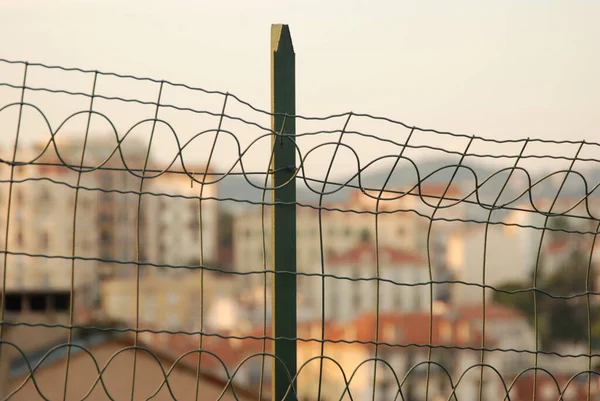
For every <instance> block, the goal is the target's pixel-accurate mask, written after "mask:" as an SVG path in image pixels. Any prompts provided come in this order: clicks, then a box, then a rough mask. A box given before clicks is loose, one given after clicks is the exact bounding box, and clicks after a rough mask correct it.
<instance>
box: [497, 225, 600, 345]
mask: <svg viewBox="0 0 600 401" xmlns="http://www.w3.org/2000/svg"><path fill="white" fill-rule="evenodd" d="M552 227H554V228H561V229H569V225H568V222H567V221H566V220H564V219H560V218H556V219H554V220H553V221H552ZM552 233H553V235H554V238H555V239H560V240H565V241H566V240H567V237H566V234H567V233H564V232H560V231H553V232H552ZM569 235H571V238H570V239H572V238H573V237H572V235H573V234H569ZM569 242H570V243H571V244H573V245H572V246H573V248H572V251H571V254H570V255H569V257H568V258H566V259H565V262H564V263H563V265H562V266H560V267H559V268H558V269H557V270H556V271H555V272H554V273H553V274H552V275H550V276H549V277H541V278H540V279H539V280H538V281H537V285H536V289H537V290H538V291H535V292H534V293H533V295H532V292H531V291H523V292H518V293H514V294H509V293H505V292H495V293H494V300H495V301H496V302H498V303H501V304H504V305H508V306H511V307H514V308H516V309H519V310H521V311H523V312H524V313H525V314H526V315H527V316H528V318H529V320H530V321H531V322H533V321H534V319H535V318H536V314H534V299H535V301H536V303H537V308H536V312H537V321H538V329H539V333H540V337H541V341H542V345H543V347H544V348H553V347H555V346H556V345H557V344H558V343H561V342H569V343H581V342H587V341H588V333H589V331H588V330H589V327H588V305H587V297H585V296H581V294H585V293H586V292H588V291H594V290H595V280H594V276H595V275H594V274H592V271H589V272H588V270H589V269H591V268H592V267H591V266H590V264H589V253H588V251H587V250H586V249H585V248H584V246H585V243H586V242H585V241H576V240H572V241H569ZM590 251H591V250H590ZM540 260H541V264H543V259H540ZM541 271H544V269H542V270H541ZM588 277H589V283H588ZM527 288H531V284H529V283H518V282H512V283H506V284H504V285H502V286H500V287H499V289H502V290H505V291H516V290H524V289H527ZM534 297H535V298H534ZM590 312H591V313H592V315H593V316H594V317H595V316H597V313H598V312H600V311H599V310H598V308H597V307H593V310H591V311H590ZM593 321H595V319H592V322H593ZM592 332H593V335H594V336H598V338H600V325H596V326H593V327H592Z"/></svg>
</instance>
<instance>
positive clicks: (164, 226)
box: [141, 166, 218, 274]
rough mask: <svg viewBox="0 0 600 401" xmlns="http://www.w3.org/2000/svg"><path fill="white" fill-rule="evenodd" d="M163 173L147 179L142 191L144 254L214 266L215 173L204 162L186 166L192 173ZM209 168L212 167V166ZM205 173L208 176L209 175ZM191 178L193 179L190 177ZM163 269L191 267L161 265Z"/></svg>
mask: <svg viewBox="0 0 600 401" xmlns="http://www.w3.org/2000/svg"><path fill="white" fill-rule="evenodd" d="M177 170H178V171H181V172H180V173H175V172H171V170H170V171H169V172H168V173H163V174H161V175H159V176H157V177H155V178H150V179H148V180H147V181H146V184H145V186H144V192H149V193H148V194H144V195H143V196H142V214H143V221H142V226H141V231H142V241H143V246H142V249H141V259H142V260H144V261H148V262H150V263H153V264H164V265H173V266H190V265H193V266H197V265H199V264H200V261H202V262H203V263H202V264H204V265H205V266H210V267H214V266H215V265H214V263H215V262H216V261H217V260H218V255H217V252H218V243H217V240H218V201H217V200H215V198H216V197H217V184H206V185H202V184H201V183H202V182H204V180H206V181H205V182H212V181H214V180H215V176H211V175H209V174H206V175H205V173H206V167H194V168H191V167H189V166H186V170H187V171H188V172H189V175H188V174H187V173H185V172H183V170H182V169H181V168H179V169H177ZM208 173H211V171H208ZM205 177H206V178H205ZM192 178H193V181H192ZM146 270H158V271H160V272H162V273H169V274H171V273H177V272H179V273H182V272H187V271H188V270H187V269H177V268H168V267H164V268H158V269H148V268H146V267H144V271H146Z"/></svg>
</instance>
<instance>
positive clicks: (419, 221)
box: [233, 185, 463, 307]
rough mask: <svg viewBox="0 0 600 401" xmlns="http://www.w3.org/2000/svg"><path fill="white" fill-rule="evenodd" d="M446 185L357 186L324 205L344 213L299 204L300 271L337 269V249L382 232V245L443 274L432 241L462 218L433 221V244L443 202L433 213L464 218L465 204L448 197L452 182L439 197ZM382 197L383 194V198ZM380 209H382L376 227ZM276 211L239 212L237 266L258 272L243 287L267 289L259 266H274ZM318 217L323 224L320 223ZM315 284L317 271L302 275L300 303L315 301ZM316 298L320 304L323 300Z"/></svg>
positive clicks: (451, 195) (435, 275) (454, 192)
mask: <svg viewBox="0 0 600 401" xmlns="http://www.w3.org/2000/svg"><path fill="white" fill-rule="evenodd" d="M409 189H410V188H409ZM444 190H445V187H438V186H431V185H430V186H423V187H422V188H421V189H420V192H419V191H418V190H414V191H413V192H412V193H408V194H405V195H403V196H402V194H403V193H406V191H407V190H404V192H402V190H400V189H397V190H395V191H393V192H391V191H390V192H384V193H383V194H380V193H379V191H371V192H367V193H362V192H360V191H356V192H355V193H354V194H353V196H352V198H351V199H350V200H349V201H348V202H346V203H344V204H328V205H324V208H327V209H339V210H342V211H345V212H342V211H335V210H322V211H321V213H319V210H316V209H314V208H311V207H300V206H299V207H297V208H296V224H297V227H296V238H297V239H296V244H297V271H299V272H302V273H309V274H321V273H323V272H324V273H325V274H335V273H334V272H335V271H336V267H334V266H330V264H329V261H330V260H332V259H331V258H332V257H333V256H334V255H335V254H340V253H344V252H348V251H350V250H351V249H352V248H354V247H355V246H356V245H357V244H359V243H361V242H365V241H366V242H371V243H374V241H375V235H376V232H377V233H378V240H379V247H380V248H383V247H385V248H390V249H394V250H396V251H399V252H408V253H413V254H416V255H418V256H419V257H421V258H424V259H425V261H426V262H425V263H428V262H430V265H431V267H432V274H433V278H434V280H435V279H439V275H438V271H439V270H440V269H441V268H442V263H443V260H442V259H443V257H441V256H440V254H439V253H438V252H431V254H430V255H431V261H429V260H428V259H427V256H428V254H427V248H428V246H429V247H430V248H432V247H437V244H438V243H439V242H440V240H441V239H443V238H445V236H446V235H447V234H448V233H449V232H452V231H453V230H456V229H458V228H459V227H460V224H461V223H456V224H452V223H445V222H441V221H435V222H434V223H433V224H432V232H431V238H429V240H430V242H429V244H428V229H429V227H430V224H431V220H430V218H431V217H432V216H433V215H434V211H435V207H436V206H437V205H438V203H439V204H440V205H441V206H444V207H445V208H443V209H438V212H436V213H435V216H433V217H435V218H450V217H452V216H453V218H460V217H461V216H462V213H463V206H462V204H456V203H457V202H456V201H448V200H445V199H446V198H458V197H459V190H458V189H457V188H455V187H451V188H450V190H449V191H447V192H446V195H445V198H444V200H443V201H442V202H440V197H441V195H442V194H443V193H444ZM419 194H421V195H422V196H419ZM400 196H402V197H400ZM377 198H380V199H381V200H380V201H379V203H378V202H377ZM396 198H397V199H396ZM350 211H354V212H350ZM375 212H378V213H379V217H378V219H377V220H378V221H377V226H376V224H375V220H376V214H375ZM417 212H418V213H417ZM271 213H272V210H271V207H269V206H266V207H265V208H264V214H263V213H261V209H260V208H256V209H254V210H252V211H248V212H245V213H243V214H240V215H237V216H236V217H235V220H234V228H233V243H234V266H235V270H236V271H239V272H258V273H256V274H252V275H247V276H242V277H241V278H240V282H241V283H242V284H241V285H242V287H243V288H244V289H248V288H249V287H250V288H258V289H260V288H263V287H264V285H265V284H264V281H265V275H264V274H261V273H260V271H262V270H264V269H265V268H266V269H267V270H271V269H272V267H271V241H272V233H271V218H272V217H271ZM261 217H264V219H261ZM319 217H320V218H321V220H319ZM319 221H321V223H322V224H321V227H320V226H319ZM263 230H264V236H263ZM321 239H322V243H321ZM263 247H264V248H263ZM322 260H323V263H322ZM428 281H429V280H428ZM315 283H317V284H318V283H320V278H319V277H318V276H313V277H299V278H298V294H299V297H300V302H302V303H305V302H309V303H310V302H311V300H312V299H314V296H315V294H314V291H315ZM267 288H268V289H269V288H270V284H269V276H267ZM316 288H317V289H318V288H320V285H317V286H316ZM315 302H316V303H319V301H318V300H317V301H315ZM386 302H387V301H386ZM269 306H270V305H269ZM269 306H268V307H269Z"/></svg>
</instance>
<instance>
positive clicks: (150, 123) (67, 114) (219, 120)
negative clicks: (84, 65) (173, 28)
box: [0, 59, 600, 401]
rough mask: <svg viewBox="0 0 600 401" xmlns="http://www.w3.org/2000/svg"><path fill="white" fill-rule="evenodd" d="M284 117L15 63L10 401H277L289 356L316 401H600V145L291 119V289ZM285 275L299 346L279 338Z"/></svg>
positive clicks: (2, 157) (7, 257) (5, 302)
mask: <svg viewBox="0 0 600 401" xmlns="http://www.w3.org/2000/svg"><path fill="white" fill-rule="evenodd" d="M272 116H273V114H272V113H270V112H267V111H264V110H261V109H260V108H258V107H255V106H253V105H252V104H251V103H249V102H245V101H244V100H242V99H240V98H238V97H236V96H235V95H233V94H231V93H228V92H220V91H211V90H205V89H201V88H196V87H192V86H189V85H184V84H178V83H173V82H168V81H164V80H156V79H149V78H139V77H135V76H132V75H120V74H115V73H105V72H100V71H94V70H83V69H79V68H64V67H57V66H48V65H44V64H39V63H28V62H21V61H11V60H4V59H0V131H1V132H2V135H0V137H1V142H0V186H1V187H2V189H1V191H0V206H1V207H2V209H1V213H0V221H1V222H2V224H3V227H5V229H4V230H2V231H3V232H2V233H0V243H1V249H0V253H1V254H2V255H1V257H0V260H1V263H2V294H1V301H2V307H1V308H0V344H1V346H0V374H1V375H2V377H0V383H2V384H1V385H0V396H1V397H2V399H17V400H18V399H27V400H31V399H44V400H58V399H63V400H75V399H77V400H82V399H96V398H95V397H99V398H101V399H105V398H108V399H111V400H121V399H131V400H134V399H135V400H138V399H144V400H149V399H177V400H183V399H185V400H188V399H195V400H200V399H202V400H208V399H215V400H221V399H223V400H226V399H236V400H250V399H254V400H256V399H269V398H270V396H271V388H272V387H271V385H272V382H273V380H275V378H274V377H272V367H273V364H278V363H282V362H281V361H279V360H277V358H275V357H274V348H273V347H274V343H275V340H279V339H286V340H295V341H296V346H297V351H298V368H297V374H296V376H295V377H291V375H290V377H287V378H285V379H284V380H286V381H288V382H289V383H294V384H293V385H292V384H290V385H289V390H288V391H289V392H290V393H293V394H294V395H295V397H296V398H297V399H299V400H336V399H337V400H346V399H348V400H355V399H372V400H406V401H414V400H432V401H437V400H469V401H470V400H495V399H497V400H516V401H519V400H532V399H533V400H550V399H553V400H568V399H577V400H583V399H585V400H595V399H600V386H599V384H600V380H599V379H598V365H597V363H598V358H599V357H600V349H599V345H600V330H599V329H600V326H598V323H597V321H598V312H599V311H600V309H599V306H600V304H599V300H598V298H597V297H598V295H600V290H599V289H598V288H597V283H598V279H599V278H600V276H599V275H598V269H597V264H598V258H597V257H596V253H595V252H594V251H595V249H596V236H597V235H598V233H599V228H600V219H599V217H598V214H599V213H600V202H599V197H598V193H597V188H598V186H599V185H600V169H599V168H598V167H599V166H598V164H597V163H598V162H599V160H598V159H596V158H594V157H593V155H594V154H595V153H596V152H597V147H598V146H600V144H598V143H593V142H584V141H573V140H560V141H559V140H543V139H535V138H519V139H490V138H485V137H479V136H474V135H466V134H456V133H451V132H443V131H438V130H433V129H422V128H418V127H415V126H411V125H409V124H405V123H403V122H400V121H396V120H393V119H390V118H385V117H378V116H373V115H369V114H360V113H354V112H348V113H341V114H335V115H329V116H324V117H309V116H302V115H296V116H286V118H294V119H295V121H296V127H297V133H296V136H295V138H294V140H295V143H294V146H295V147H296V159H297V164H296V166H297V167H296V168H295V169H294V170H293V173H294V179H293V180H292V181H290V182H287V183H285V184H284V185H297V188H298V199H297V202H294V205H296V216H297V225H298V227H297V234H296V238H297V247H298V261H297V269H298V271H297V272H295V273H288V272H285V271H284V272H282V271H280V270H277V271H276V269H274V267H273V266H272V263H271V255H272V251H273V250H272V249H271V248H272V239H273V236H274V235H277V233H273V232H272V231H273V230H272V227H271V220H270V219H271V213H272V210H273V208H274V206H275V205H279V204H282V202H274V201H273V200H272V193H273V191H274V190H275V189H278V188H276V187H273V185H272V183H271V176H272V175H273V173H274V171H273V170H272V169H271V168H270V164H271V163H270V158H272V154H273V151H274V149H273V148H272V145H271V140H272V138H273V137H277V136H281V134H280V133H278V132H274V131H273V130H272V129H271V128H269V126H270V121H271V117H272ZM284 139H288V138H285V137H284ZM283 204H285V203H283ZM277 274H294V275H296V276H297V279H298V285H297V289H283V290H284V291H296V294H297V300H298V310H297V311H290V313H297V316H298V327H297V332H298V336H297V338H283V337H275V336H273V330H272V328H271V326H272V324H271V319H272V317H271V312H272V308H271V299H272V298H271V296H272V291H271V285H272V282H273V277H274V276H275V275H277ZM279 290H280V291H281V290H282V289H279ZM277 380H281V378H277Z"/></svg>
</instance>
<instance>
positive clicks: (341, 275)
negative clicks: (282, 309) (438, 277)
mask: <svg viewBox="0 0 600 401" xmlns="http://www.w3.org/2000/svg"><path fill="white" fill-rule="evenodd" d="M377 258H378V259H377ZM377 262H378V263H377ZM325 274H326V275H333V276H335V277H326V278H325V318H326V319H327V320H348V319H352V318H354V317H356V316H357V315H358V314H361V313H365V312H374V311H375V310H377V302H379V311H380V312H381V313H388V312H399V311H404V312H410V311H416V310H424V309H426V308H429V305H430V285H428V284H427V283H428V282H429V281H430V279H429V269H428V264H427V260H425V259H424V258H422V257H421V256H419V255H418V254H416V253H411V252H408V251H403V250H398V249H396V248H392V247H388V246H382V247H380V248H379V251H377V249H376V248H375V246H374V245H373V243H371V242H361V243H359V244H357V245H356V246H354V247H353V248H350V249H348V250H347V251H345V252H342V253H340V254H335V255H332V256H331V257H329V258H328V260H327V269H326V271H325ZM351 279H354V280H359V281H352V280H351ZM322 282H323V279H322V278H321V277H300V278H299V283H298V290H299V293H300V294H302V295H303V297H304V300H305V306H306V307H308V308H310V309H311V310H312V311H313V316H314V317H315V318H318V317H320V316H321V308H322V305H321V299H322V297H321V289H322V285H323V284H322ZM401 284H405V285H401ZM406 284H408V286H407V285H406ZM411 284H412V285H415V284H416V286H410V285H411ZM378 289H379V301H378V299H377V290H378ZM434 292H435V291H434Z"/></svg>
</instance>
